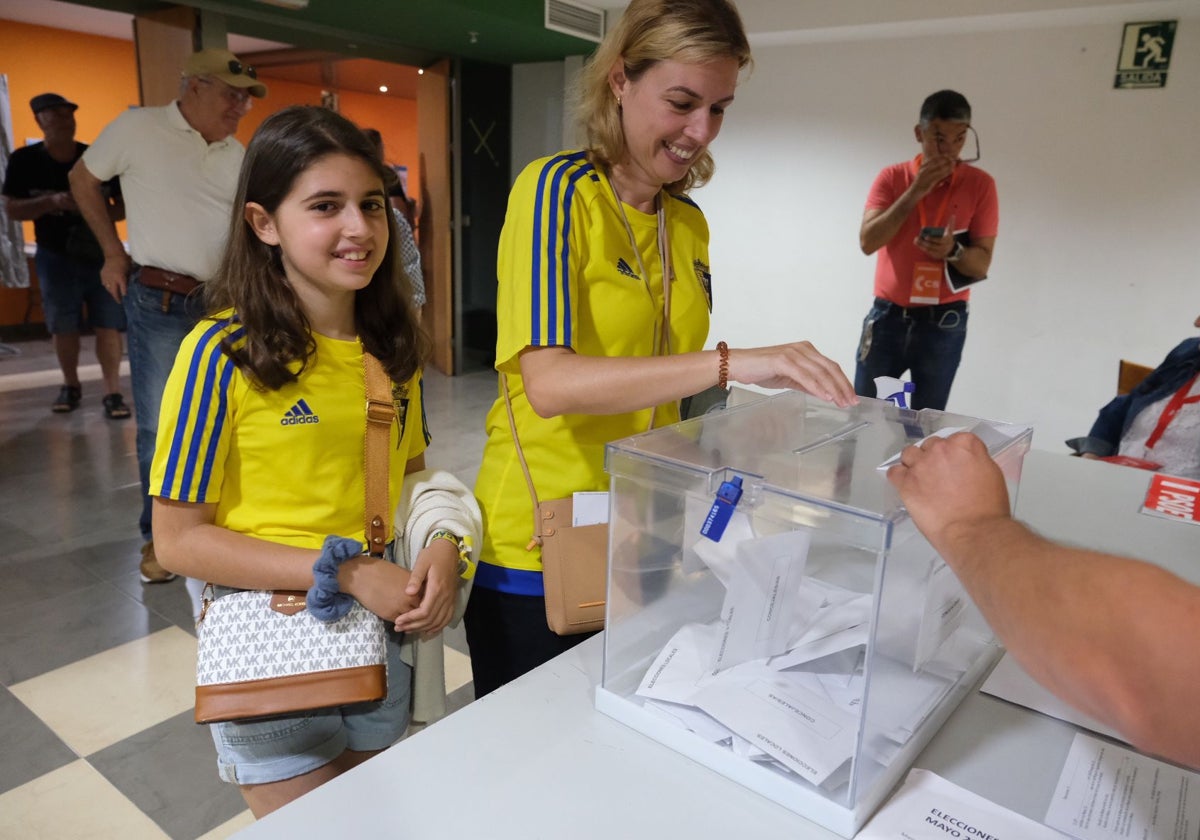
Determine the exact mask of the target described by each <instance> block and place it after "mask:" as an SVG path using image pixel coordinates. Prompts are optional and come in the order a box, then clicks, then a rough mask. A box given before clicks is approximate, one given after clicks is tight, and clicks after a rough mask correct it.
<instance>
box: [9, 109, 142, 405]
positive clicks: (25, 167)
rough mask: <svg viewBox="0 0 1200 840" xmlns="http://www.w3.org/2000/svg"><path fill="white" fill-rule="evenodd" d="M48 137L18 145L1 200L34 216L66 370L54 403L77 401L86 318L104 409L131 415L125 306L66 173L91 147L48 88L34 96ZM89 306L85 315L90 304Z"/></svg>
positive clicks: (49, 320)
mask: <svg viewBox="0 0 1200 840" xmlns="http://www.w3.org/2000/svg"><path fill="white" fill-rule="evenodd" d="M29 104H30V106H31V107H32V108H33V116H34V118H35V119H36V120H37V124H38V127H39V128H41V130H42V135H43V137H44V138H45V139H44V141H43V142H41V143H34V144H32V145H30V146H25V147H24V148H21V149H17V150H15V151H14V152H13V154H12V157H11V158H9V161H8V169H7V171H6V172H5V175H4V188H3V193H4V204H5V209H6V211H7V212H8V215H9V217H10V218H13V219H16V220H19V221H23V222H28V221H32V222H33V231H34V237H35V239H36V240H37V256H36V257H35V258H34V261H35V264H36V266H37V276H38V283H39V284H40V287H41V297H42V311H43V312H44V313H45V317H46V328H47V329H48V330H49V331H50V335H51V337H52V339H53V341H54V352H55V354H56V355H57V356H58V366H59V368H60V369H61V370H62V375H63V385H62V388H60V389H59V392H58V397H57V398H56V399H55V400H54V403H53V404H52V405H51V406H50V408H51V410H52V411H56V412H68V411H74V410H75V409H76V408H78V407H79V402H80V399H81V396H82V391H83V388H82V386H81V385H80V382H79V370H78V368H79V345H80V340H79V334H80V330H81V329H82V327H83V324H84V322H85V320H86V322H87V323H90V324H91V326H92V329H93V330H94V331H95V334H96V357H97V358H98V359H99V360H100V373H101V376H102V377H103V379H104V399H103V404H104V413H105V416H106V417H109V418H113V419H120V418H125V417H128V416H129V408H128V406H126V405H125V401H124V400H123V399H122V398H121V388H120V366H121V352H122V350H121V330H123V329H125V313H124V311H123V310H122V309H121V306H120V305H119V304H118V303H117V302H116V301H115V300H113V298H112V296H111V295H109V294H108V293H107V292H106V291H105V290H104V286H103V285H102V284H101V282H100V266H101V264H102V263H103V262H104V255H103V253H102V252H101V251H100V245H99V243H97V242H96V239H95V237H94V236H92V232H91V231H90V230H89V229H88V226H87V223H86V222H84V220H83V217H82V216H81V215H80V214H79V210H78V208H77V207H76V206H75V200H74V199H73V198H72V197H71V189H70V183H69V181H68V176H69V174H70V172H71V167H72V166H74V165H75V161H77V160H79V158H80V156H81V155H82V154H83V151H84V149H86V148H87V146H86V145H85V144H83V143H77V142H76V141H75V111H76V109H77V108H78V107H79V106H78V105H76V104H75V103H74V102H69V101H67V100H66V99H64V98H63V97H61V96H59V95H58V94H57V93H43V94H39V95H38V96H35V97H33V99H31V100H30V102H29ZM114 185H115V182H110V183H109V184H107V185H104V186H103V188H102V191H101V195H102V197H103V198H104V210H105V212H106V213H108V214H109V217H110V218H112V219H120V218H122V217H123V208H122V207H121V204H120V201H119V198H117V199H116V200H114V199H113V195H114V192H113V190H114ZM85 309H86V316H85V311H84V310H85Z"/></svg>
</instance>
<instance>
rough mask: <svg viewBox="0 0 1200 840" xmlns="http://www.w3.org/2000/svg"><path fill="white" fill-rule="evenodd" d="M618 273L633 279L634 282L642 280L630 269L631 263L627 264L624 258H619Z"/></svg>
mask: <svg viewBox="0 0 1200 840" xmlns="http://www.w3.org/2000/svg"><path fill="white" fill-rule="evenodd" d="M617 271H618V272H619V273H621V274H624V275H625V276H626V277H632V278H633V279H634V280H640V279H641V278H640V277H638V276H637V273H636V272H635V271H634V270H633V269H632V268H630V267H629V263H627V262H625V258H624V257H617Z"/></svg>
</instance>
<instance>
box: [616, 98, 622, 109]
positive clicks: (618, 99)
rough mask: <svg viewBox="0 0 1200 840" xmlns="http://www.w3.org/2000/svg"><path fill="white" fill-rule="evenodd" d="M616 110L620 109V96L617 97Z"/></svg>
mask: <svg viewBox="0 0 1200 840" xmlns="http://www.w3.org/2000/svg"><path fill="white" fill-rule="evenodd" d="M617 110H618V111H619V110H621V97H619V96H618V97H617Z"/></svg>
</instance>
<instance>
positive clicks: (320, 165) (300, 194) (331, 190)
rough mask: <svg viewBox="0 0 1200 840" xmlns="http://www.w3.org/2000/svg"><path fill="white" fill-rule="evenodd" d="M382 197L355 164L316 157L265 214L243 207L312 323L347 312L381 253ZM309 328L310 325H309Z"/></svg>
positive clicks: (374, 176) (370, 174)
mask: <svg viewBox="0 0 1200 840" xmlns="http://www.w3.org/2000/svg"><path fill="white" fill-rule="evenodd" d="M390 212H391V209H390V208H389V206H388V200H387V194H386V192H385V190H384V187H383V183H382V182H381V181H380V179H379V175H378V173H377V172H376V171H375V170H374V169H373V168H372V167H371V166H370V165H368V164H367V162H366V161H363V160H361V159H359V158H357V157H354V156H352V155H347V154H341V153H335V154H330V155H326V156H325V157H322V158H319V159H318V160H317V161H316V162H315V163H313V164H312V165H311V166H309V167H308V169H306V170H304V172H302V173H301V174H300V175H299V176H298V177H297V178H296V180H295V182H294V183H293V184H292V188H291V190H290V191H289V192H288V194H287V195H286V196H285V197H284V199H283V201H281V202H280V203H279V206H278V207H277V208H276V209H275V212H274V213H269V212H267V211H266V209H264V208H263V207H262V206H261V205H259V204H256V203H254V202H248V203H247V204H246V221H247V222H249V224H250V227H251V228H252V229H253V230H254V232H255V235H257V236H258V238H259V239H261V240H262V241H263V242H265V243H267V244H268V245H278V246H279V249H280V252H281V256H282V262H283V268H284V272H285V274H286V275H287V279H288V282H289V283H290V284H291V286H292V289H293V290H294V291H295V293H296V295H297V297H298V298H299V299H300V302H301V306H302V307H303V309H304V310H305V313H306V314H307V315H308V316H309V317H310V318H311V319H313V320H314V321H319V320H322V319H321V318H320V317H314V316H316V315H317V314H318V313H322V312H328V311H331V310H329V307H330V306H338V307H342V306H346V305H348V306H349V307H350V310H349V311H351V312H352V310H353V300H354V293H355V292H356V291H358V290H359V289H362V288H365V287H366V286H367V285H368V284H369V283H370V282H371V278H372V277H373V276H374V275H375V271H376V269H378V268H379V265H380V263H382V262H383V258H384V256H385V254H386V253H387V246H388V219H387V216H388V213H390ZM314 327H315V324H314Z"/></svg>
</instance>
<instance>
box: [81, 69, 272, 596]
mask: <svg viewBox="0 0 1200 840" xmlns="http://www.w3.org/2000/svg"><path fill="white" fill-rule="evenodd" d="M266 95H267V88H266V85H264V84H263V83H262V82H260V81H258V72H257V71H256V70H255V69H254V68H253V67H251V66H250V65H249V64H245V63H243V62H242V61H241V60H240V59H239V58H238V57H237V56H236V55H234V54H233V53H231V52H229V51H228V50H222V49H204V50H200V51H199V52H195V53H193V54H192V55H191V56H189V57H188V59H187V62H186V63H185V64H184V67H183V73H182V76H181V78H180V82H179V98H178V99H176V100H175V101H174V102H172V103H171V104H169V105H163V106H159V107H150V108H133V109H130V110H128V111H125V112H123V113H122V114H121V115H120V116H118V117H117V118H116V119H115V120H113V121H112V122H111V123H109V124H108V125H107V126H106V127H105V128H104V130H103V131H102V132H100V136H99V137H97V138H96V140H95V142H93V143H92V145H91V147H89V148H88V150H87V153H86V154H85V155H84V156H83V157H82V158H81V159H80V161H79V163H77V164H76V165H75V168H74V169H72V170H71V191H72V193H73V194H74V196H75V200H76V201H77V202H79V209H80V211H81V212H82V213H83V216H84V218H85V219H87V221H88V224H89V225H91V228H92V231H93V232H94V233H95V234H96V238H97V239H98V240H99V241H100V244H101V246H102V247H103V250H104V267H103V268H102V269H101V272H100V279H101V281H102V282H103V283H104V287H105V288H106V289H108V291H109V294H111V295H112V296H113V297H114V298H115V299H116V300H119V301H121V302H122V303H123V304H124V306H125V316H126V318H127V319H128V321H129V332H128V335H127V340H128V342H129V369H130V370H129V373H130V379H131V382H132V386H133V408H134V412H135V419H136V422H137V458H138V470H139V472H140V477H141V481H142V490H143V505H142V514H141V518H140V520H139V527H140V529H141V532H142V537H143V540H144V543H143V545H142V560H141V575H142V580H143V582H145V583H163V582H166V581H169V580H171V579H172V578H174V577H175V576H174V575H173V574H171V573H170V572H168V571H166V570H165V569H163V568H162V567H161V566H160V565H159V564H158V558H157V557H156V556H155V554H154V539H153V532H152V524H153V523H152V521H151V516H150V497H149V495H146V493H147V491H148V490H149V488H150V463H151V461H152V460H153V459H154V446H155V439H156V436H157V432H158V408H159V403H160V402H161V400H162V392H163V388H164V387H165V386H166V382H167V375H168V374H169V373H170V372H171V365H172V364H173V363H174V361H175V354H176V353H177V352H178V350H179V345H180V343H181V342H182V341H183V338H184V336H186V335H187V334H188V332H189V331H190V330H191V329H192V327H193V326H195V324H196V322H197V320H198V319H199V317H200V315H201V314H202V312H201V304H200V297H201V296H200V294H199V292H200V287H201V285H203V283H204V282H205V281H207V280H209V279H210V278H211V277H212V276H213V274H214V273H216V270H217V266H218V264H219V262H220V260H221V252H222V251H223V250H224V248H225V237H226V235H227V234H228V231H229V220H230V218H231V216H232V215H233V197H234V194H235V193H236V192H237V179H238V171H239V170H240V169H241V165H242V157H243V156H244V154H245V149H244V148H242V144H241V143H239V142H238V141H237V139H236V138H235V137H234V136H233V134H234V132H235V131H237V127H238V123H239V122H240V121H241V119H242V117H244V116H245V115H246V114H247V113H248V112H249V110H250V108H251V105H252V103H253V101H254V100H255V99H261V98H262V97H264V96H266ZM114 176H119V177H120V179H121V191H122V193H123V194H124V196H125V204H126V208H127V210H128V215H129V219H128V233H129V253H126V251H125V248H124V246H123V244H122V243H121V240H120V239H119V238H118V236H117V231H116V228H115V227H114V226H113V224H112V222H111V221H110V220H109V219H108V217H107V216H106V214H105V212H104V207H103V202H102V198H101V192H100V185H101V184H102V183H103V181H104V180H105V179H108V178H112V177H114ZM193 293H194V294H193ZM192 588H193V589H194V590H195V591H194V592H193V593H192V594H193V596H196V597H194V598H193V601H194V605H195V606H196V607H197V609H198V606H199V597H198V595H199V591H200V590H201V589H202V588H203V585H202V584H196V585H193V587H192Z"/></svg>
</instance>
